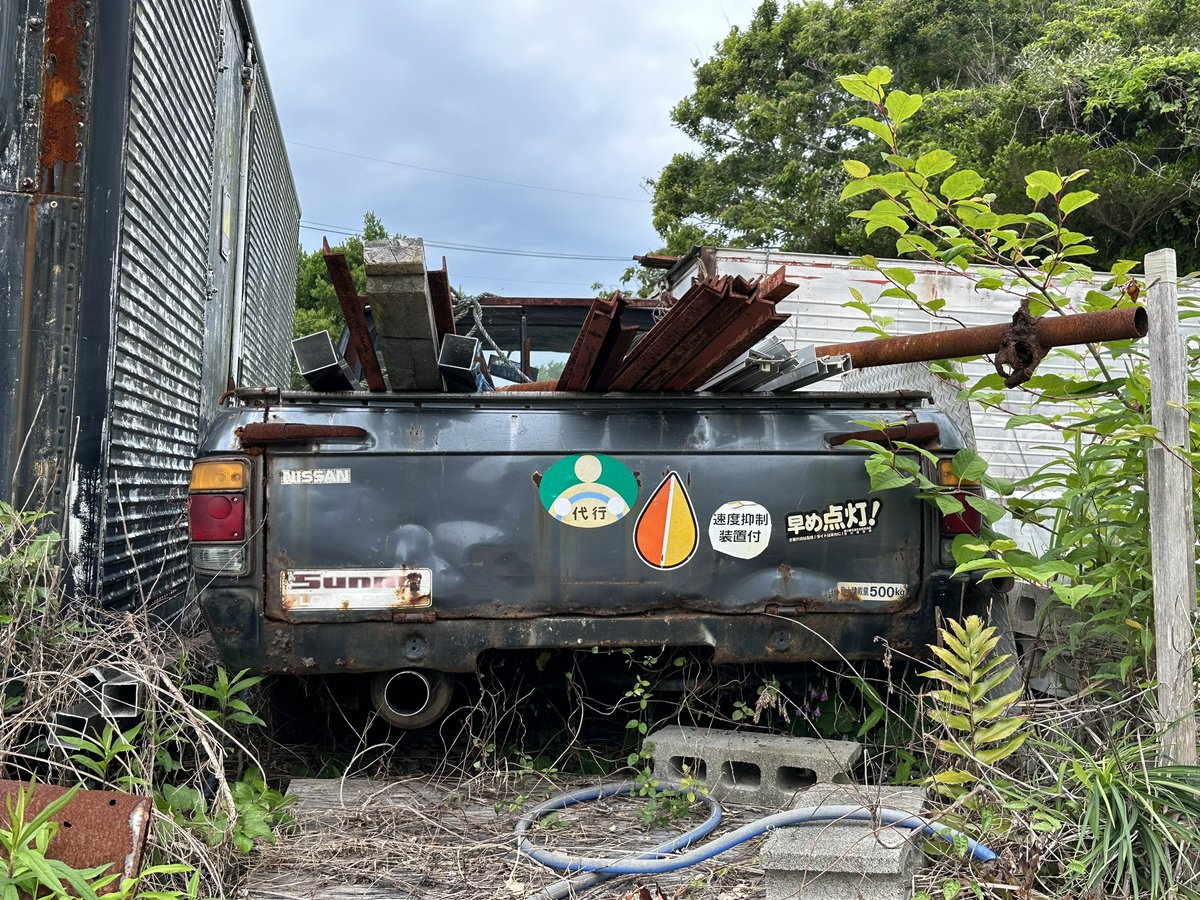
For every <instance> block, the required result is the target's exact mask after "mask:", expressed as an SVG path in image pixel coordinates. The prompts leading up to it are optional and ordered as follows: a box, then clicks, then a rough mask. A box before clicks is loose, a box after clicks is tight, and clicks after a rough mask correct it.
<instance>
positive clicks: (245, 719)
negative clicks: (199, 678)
mask: <svg viewBox="0 0 1200 900" xmlns="http://www.w3.org/2000/svg"><path fill="white" fill-rule="evenodd" d="M247 671H248V670H246V669H242V670H241V671H240V672H238V673H237V674H236V675H234V676H233V677H232V678H230V677H229V673H228V672H226V671H225V667H224V666H217V675H216V678H214V679H213V683H212V684H211V685H207V684H186V685H184V688H183V689H184V690H185V691H191V692H192V693H194V694H201V695H203V696H205V697H208V698H210V699H212V700H215V701H216V703H217V708H216V709H206V710H204V714H205V715H206V716H208V717H209V718H210V719H212V720H213V721H214V722H216V723H217V724H218V725H222V726H228V725H230V724H231V723H236V724H238V725H266V724H267V723H266V722H264V721H263V720H262V719H260V718H259V717H258V716H256V715H255V714H254V710H252V709H251V708H250V705H249V704H248V703H246V701H245V700H242V699H241V698H240V697H239V696H238V695H239V694H242V693H244V692H245V691H248V690H250V688H252V687H254V686H255V685H257V684H260V683H261V682H262V680H263V677H264V676H262V675H249V676H248V675H247V674H246V672H247Z"/></svg>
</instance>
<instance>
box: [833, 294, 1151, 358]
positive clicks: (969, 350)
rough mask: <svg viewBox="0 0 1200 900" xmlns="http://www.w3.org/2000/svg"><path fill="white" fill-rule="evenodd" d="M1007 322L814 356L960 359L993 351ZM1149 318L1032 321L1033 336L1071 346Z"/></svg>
mask: <svg viewBox="0 0 1200 900" xmlns="http://www.w3.org/2000/svg"><path fill="white" fill-rule="evenodd" d="M1010 328H1011V326H1010V325H980V326H977V327H975V328H955V329H951V330H948V331H933V332H930V333H928V334H910V335H904V336H903V337H893V338H883V339H881V340H877V341H854V342H851V343H848V344H827V345H826V346H824V347H818V348H817V350H816V353H817V356H842V355H846V356H849V357H850V362H851V363H852V364H853V366H854V368H856V369H869V368H871V367H873V366H891V365H896V364H897V363H910V362H928V361H930V360H934V359H961V358H962V357H964V356H982V355H983V354H985V353H995V352H997V351H998V350H999V349H1000V348H1001V346H1002V345H1003V344H1004V341H1005V338H1007V337H1008V333H1009V329H1010ZM1148 328H1149V319H1148V317H1147V315H1146V309H1145V307H1142V306H1127V307H1124V308H1122V309H1109V310H1105V311H1103V312H1094V313H1079V314H1078V315H1072V316H1056V317H1054V318H1048V317H1045V316H1043V317H1041V318H1039V319H1035V320H1034V335H1035V336H1036V337H1037V342H1038V344H1039V345H1040V346H1041V347H1042V348H1043V349H1046V350H1048V349H1050V348H1051V347H1066V346H1069V345H1071V344H1094V343H1100V342H1103V341H1120V340H1126V339H1128V338H1140V337H1145V336H1146V331H1147V329H1148Z"/></svg>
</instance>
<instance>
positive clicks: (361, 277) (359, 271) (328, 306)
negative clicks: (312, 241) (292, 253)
mask: <svg viewBox="0 0 1200 900" xmlns="http://www.w3.org/2000/svg"><path fill="white" fill-rule="evenodd" d="M388 236H389V235H388V232H387V229H386V228H384V226H383V222H381V221H380V220H379V217H378V216H376V215H375V213H373V212H366V213H363V230H362V234H361V235H351V236H350V237H348V238H346V241H345V243H343V244H339V245H337V246H335V247H333V248H332V249H333V250H335V251H341V252H344V253H345V254H346V263H347V264H348V265H349V266H350V274H351V275H352V276H353V278H354V284H355V287H357V288H358V292H359V293H360V294H362V293H365V292H366V289H367V275H366V270H365V268H364V267H363V241H379V240H384V239H385V238H387V237H388ZM395 236H396V237H400V235H395ZM296 265H297V270H296V322H295V335H294V336H295V337H302V336H303V335H306V334H312V333H313V332H315V331H328V332H329V335H330V337H331V338H333V340H334V341H335V342H336V341H337V339H338V336H339V335H340V334H341V332H342V325H343V324H344V322H343V319H342V308H341V306H340V305H339V303H338V299H337V293H336V292H335V291H334V290H333V282H331V281H330V280H329V270H328V268H327V267H326V266H325V257H324V255H323V254H322V252H321V251H320V250H314V251H312V252H311V253H305V252H304V248H302V247H301V248H298V249H297V260H296Z"/></svg>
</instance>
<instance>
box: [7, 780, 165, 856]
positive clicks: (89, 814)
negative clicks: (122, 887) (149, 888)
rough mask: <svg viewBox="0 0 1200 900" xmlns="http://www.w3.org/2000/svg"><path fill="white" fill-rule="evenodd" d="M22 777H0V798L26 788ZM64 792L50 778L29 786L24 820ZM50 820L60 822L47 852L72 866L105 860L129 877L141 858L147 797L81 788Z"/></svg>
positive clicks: (147, 814) (146, 825)
mask: <svg viewBox="0 0 1200 900" xmlns="http://www.w3.org/2000/svg"><path fill="white" fill-rule="evenodd" d="M29 787H30V786H29V785H28V784H26V783H25V782H22V781H0V798H3V799H4V800H5V801H8V800H13V799H15V797H16V794H17V791H19V790H22V789H24V790H26V791H28V790H29ZM66 792H67V789H66V788H62V787H57V786H55V785H49V784H39V785H36V786H34V787H33V796H32V797H31V798H30V799H29V805H28V807H27V810H26V820H28V819H30V818H32V817H33V816H35V815H37V814H38V813H39V812H41V811H42V810H43V809H45V808H46V806H48V805H49V804H50V803H52V802H53V801H55V800H57V799H58V798H59V797H61V796H62V795H63V794H65V793H66ZM52 821H54V822H57V823H58V824H59V829H58V833H57V834H56V835H55V836H54V838H53V840H51V841H50V844H49V849H48V851H47V854H46V855H47V856H48V857H49V858H51V859H57V860H61V861H62V862H65V863H66V864H67V865H69V866H71V867H73V868H76V869H90V868H93V867H95V866H108V867H109V870H110V871H111V872H120V873H121V874H122V875H123V876H124V877H126V878H133V877H134V876H135V875H136V874H137V872H138V870H139V868H140V867H141V863H142V848H143V847H144V846H145V844H146V831H147V829H148V828H149V826H150V800H149V799H148V798H146V797H135V796H134V795H132V794H120V793H117V792H115V791H79V792H78V793H77V794H76V795H75V796H74V797H73V798H71V802H70V803H68V804H67V805H66V807H64V808H63V809H61V810H59V812H58V814H57V815H55V816H54V817H53V819H52Z"/></svg>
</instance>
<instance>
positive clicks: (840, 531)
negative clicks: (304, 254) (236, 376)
mask: <svg viewBox="0 0 1200 900" xmlns="http://www.w3.org/2000/svg"><path fill="white" fill-rule="evenodd" d="M864 420H886V421H889V422H893V421H904V422H906V423H908V424H907V425H904V426H900V427H898V428H896V429H894V430H893V429H889V436H891V437H896V438H903V439H907V440H908V441H910V442H916V443H920V444H921V445H922V446H924V447H926V448H928V449H930V450H932V451H933V452H934V453H935V454H937V455H938V456H939V457H942V458H944V459H946V460H949V459H950V458H951V457H952V456H953V455H954V453H955V452H956V451H957V450H958V449H959V448H960V447H961V446H962V441H961V437H960V435H959V433H958V431H957V430H956V428H955V426H954V425H953V424H952V423H951V422H950V420H949V419H948V418H947V417H946V416H944V415H943V414H942V413H941V412H940V411H939V410H938V409H936V408H934V407H932V406H931V405H930V404H929V403H928V402H927V399H926V398H924V397H922V396H917V395H905V394H895V393H893V394H890V395H879V396H871V395H861V394H850V393H796V394H787V395H780V396H763V395H761V394H756V395H749V396H747V395H718V394H712V395H704V394H699V395H697V394H693V395H679V396H666V395H654V396H643V395H611V394H609V395H602V396H594V395H576V396H571V395H562V394H550V393H545V394H537V393H516V392H514V393H506V392H495V393H489V394H477V395H454V394H430V395H411V394H409V395H398V394H388V395H373V396H371V395H358V396H357V397H348V396H346V395H332V394H320V393H279V392H272V391H258V392H253V391H244V392H242V394H241V397H240V403H239V405H238V406H236V407H235V408H232V409H228V410H226V411H224V412H223V413H221V414H219V415H218V416H217V418H216V420H215V422H214V424H213V427H212V428H211V429H210V431H209V433H208V436H207V438H206V439H205V441H204V444H203V446H202V449H201V455H200V457H199V459H198V461H197V462H196V464H195V468H194V470H193V475H192V482H191V497H190V508H191V537H192V545H191V546H192V562H193V565H194V567H195V571H196V577H197V580H198V582H199V583H200V586H201V592H200V603H201V606H202V608H203V612H204V615H205V617H206V618H207V621H208V623H209V625H210V627H211V631H212V634H213V636H214V638H215V640H216V643H217V645H218V647H219V649H220V652H221V654H222V656H223V658H224V659H225V660H226V662H227V663H228V664H229V665H231V666H236V667H239V668H242V667H245V668H249V669H251V670H253V671H256V672H276V673H278V672H292V673H337V672H378V673H381V674H380V675H379V676H378V678H377V679H376V685H377V688H376V689H375V690H373V692H372V693H373V695H374V697H375V700H376V703H377V705H379V707H380V711H381V713H383V715H384V716H385V718H387V719H388V720H389V721H391V722H393V723H394V724H397V725H401V726H404V725H409V726H413V725H419V724H425V723H428V722H429V721H432V720H433V719H435V718H437V717H438V716H440V715H441V713H442V712H443V711H444V706H445V703H446V702H448V700H449V690H448V688H447V687H446V686H445V681H444V676H445V673H452V672H472V671H474V670H475V668H476V665H477V661H478V658H479V656H480V654H482V653H485V652H487V651H489V650H515V649H529V648H547V649H550V648H581V649H588V648H591V647H593V646H600V647H638V646H661V645H669V646H673V647H695V648H711V651H712V654H713V658H714V660H715V661H716V662H718V663H725V662H729V663H735V662H758V661H780V662H794V661H805V660H832V659H837V658H846V659H863V658H870V657H876V658H877V657H878V656H880V654H881V653H882V651H883V647H882V645H881V644H880V643H879V641H880V640H884V641H887V642H888V643H889V644H890V645H891V646H893V647H895V648H897V649H900V650H904V651H913V650H914V649H916V648H918V647H920V646H922V645H923V644H925V643H926V642H928V641H930V640H931V639H932V638H933V636H934V626H935V623H936V621H937V615H938V611H939V610H944V611H945V612H946V614H947V615H951V616H959V615H961V614H962V613H964V612H970V611H977V610H979V609H980V607H981V605H982V604H984V603H985V601H986V599H987V595H986V593H985V591H986V586H981V585H980V584H978V583H977V582H974V581H969V580H966V579H954V578H952V577H951V571H952V570H953V568H954V564H953V561H952V559H951V557H950V549H949V547H950V543H951V541H952V539H953V537H954V535H956V534H959V533H963V532H967V531H973V530H977V529H978V527H979V522H978V520H977V519H975V518H973V515H974V513H973V511H971V510H969V508H968V511H967V512H966V513H964V514H962V515H954V516H946V517H941V518H939V517H938V515H937V513H936V510H935V509H934V508H933V507H932V506H931V505H929V504H927V503H925V502H923V501H921V500H920V499H918V498H917V497H916V496H915V495H914V492H912V491H909V490H893V491H889V492H887V493H886V494H879V495H876V494H872V493H871V491H870V485H869V481H868V477H867V473H866V471H865V469H864V465H863V453H862V451H860V450H856V449H855V448H854V447H851V446H847V445H846V443H845V442H846V441H847V440H848V439H850V438H851V437H852V436H855V435H856V434H861V433H862V432H863V430H864V425H863V424H861V423H862V422H863V421H864ZM868 436H871V437H875V438H876V439H878V438H879V437H880V436H879V434H878V433H876V434H873V435H868ZM925 464H926V465H927V466H928V468H929V471H928V475H929V476H930V477H931V478H933V479H935V480H937V479H938V478H941V479H942V481H943V482H946V483H950V481H949V479H952V480H953V483H955V484H957V479H956V478H954V476H953V475H952V474H951V473H950V471H949V466H948V464H947V465H944V466H942V467H941V468H940V469H939V468H938V467H936V466H932V465H930V464H929V463H928V461H926V462H925ZM958 489H959V490H962V491H976V490H978V488H977V487H975V486H972V485H967V484H962V485H959V486H958ZM439 707H441V708H439Z"/></svg>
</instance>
